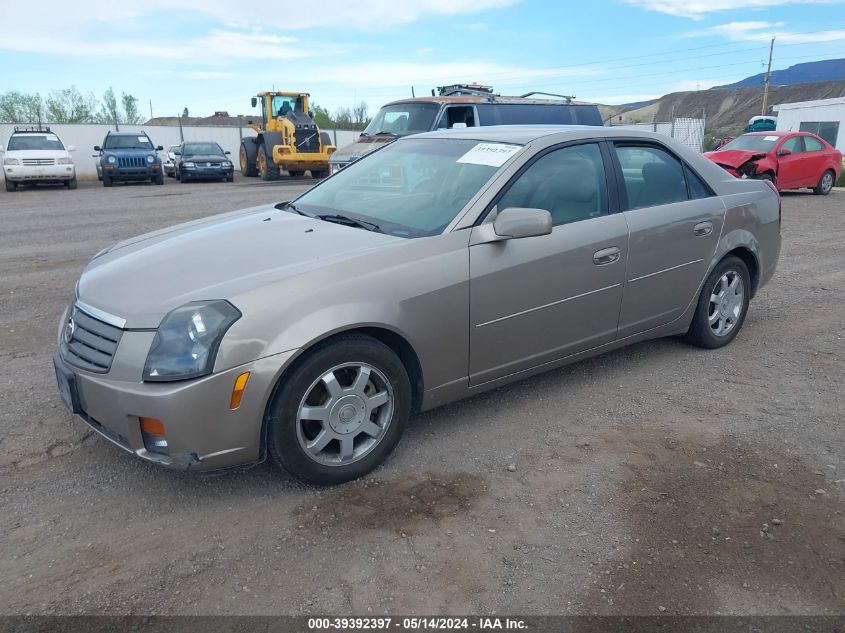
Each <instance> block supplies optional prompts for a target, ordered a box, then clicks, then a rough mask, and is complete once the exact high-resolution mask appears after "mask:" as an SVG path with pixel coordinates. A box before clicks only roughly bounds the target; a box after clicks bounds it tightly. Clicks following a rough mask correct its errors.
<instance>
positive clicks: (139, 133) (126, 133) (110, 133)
mask: <svg viewBox="0 0 845 633" xmlns="http://www.w3.org/2000/svg"><path fill="white" fill-rule="evenodd" d="M141 134H143V135H144V136H147V133H146V132H144V130H141V131H140V132H115V131H114V130H109V131H108V132H107V133H106V135H107V136H140V135H141Z"/></svg>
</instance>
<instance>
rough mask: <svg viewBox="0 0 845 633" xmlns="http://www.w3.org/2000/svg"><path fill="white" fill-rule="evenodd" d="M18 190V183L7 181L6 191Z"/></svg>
mask: <svg viewBox="0 0 845 633" xmlns="http://www.w3.org/2000/svg"><path fill="white" fill-rule="evenodd" d="M17 188H18V183H16V182H12V181H11V180H6V191H10V192H11V191H16V190H17Z"/></svg>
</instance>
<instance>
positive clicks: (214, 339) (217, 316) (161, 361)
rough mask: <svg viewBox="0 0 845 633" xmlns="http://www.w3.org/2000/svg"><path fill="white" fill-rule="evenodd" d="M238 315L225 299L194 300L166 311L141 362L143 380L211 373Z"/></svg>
mask: <svg viewBox="0 0 845 633" xmlns="http://www.w3.org/2000/svg"><path fill="white" fill-rule="evenodd" d="M239 318H241V313H240V311H239V310H238V309H237V308H235V306H233V305H232V304H231V303H229V302H228V301H223V300H218V301H197V302H195V303H188V304H185V305H183V306H182V307H181V308H176V309H175V310H172V311H171V312H169V313H168V314H167V315H166V316H165V317H164V319H162V321H161V325H159V326H158V330H157V331H156V335H155V338H154V339H153V344H152V346H150V351H149V353H148V354H147V362H146V363H145V364H144V380H146V381H158V382H164V381H171V380H187V379H188V378H199V377H200V376H205V375H207V374H210V373H211V370H212V369H213V368H214V360H215V358H216V357H217V348H218V347H220V341H222V340H223V335H224V334H226V331H227V330H228V329H229V327H231V325H232V324H233V323H234V322H235V321H237V320H238V319H239Z"/></svg>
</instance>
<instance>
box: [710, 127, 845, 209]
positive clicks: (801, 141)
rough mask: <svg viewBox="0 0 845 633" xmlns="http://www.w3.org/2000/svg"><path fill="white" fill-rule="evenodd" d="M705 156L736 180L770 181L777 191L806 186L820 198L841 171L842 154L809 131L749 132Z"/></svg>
mask: <svg viewBox="0 0 845 633" xmlns="http://www.w3.org/2000/svg"><path fill="white" fill-rule="evenodd" d="M704 155H705V156H706V157H707V158H709V159H710V160H712V161H713V162H714V163H716V164H717V165H719V167H722V168H723V169H725V170H727V171H728V172H729V173H731V174H733V175H734V176H736V177H737V178H757V179H760V180H769V181H771V182H773V183H774V184H775V186H776V187H777V188H778V190H782V189H801V188H802V187H809V188H810V189H812V190H813V193H815V194H818V195H822V196H826V195H827V194H829V193H830V190H831V189H832V188H833V183H835V182H836V179H837V178H839V174H840V173H841V172H842V153H841V152H840V151H839V150H837V149H835V148H834V147H832V146H831V145H830V143H828V142H827V141H825V140H824V139H823V138H820V137H818V136H816V135H815V134H810V133H809V132H750V133H748V134H743V135H742V136H738V137H737V138H735V139H734V140H732V141H731V142H730V143H728V144H727V145H725V146H724V147H721V148H720V149H719V150H718V151H715V152H706V153H705V154H704Z"/></svg>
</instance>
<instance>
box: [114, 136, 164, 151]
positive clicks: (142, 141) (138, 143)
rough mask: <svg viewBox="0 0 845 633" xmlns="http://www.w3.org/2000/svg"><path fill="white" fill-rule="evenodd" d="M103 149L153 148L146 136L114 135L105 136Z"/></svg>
mask: <svg viewBox="0 0 845 633" xmlns="http://www.w3.org/2000/svg"><path fill="white" fill-rule="evenodd" d="M103 149H150V150H151V149H153V144H152V143H150V139H148V138H147V137H146V136H115V135H113V134H110V135H109V136H108V137H107V138H106V144H105V146H104V147H103Z"/></svg>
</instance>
